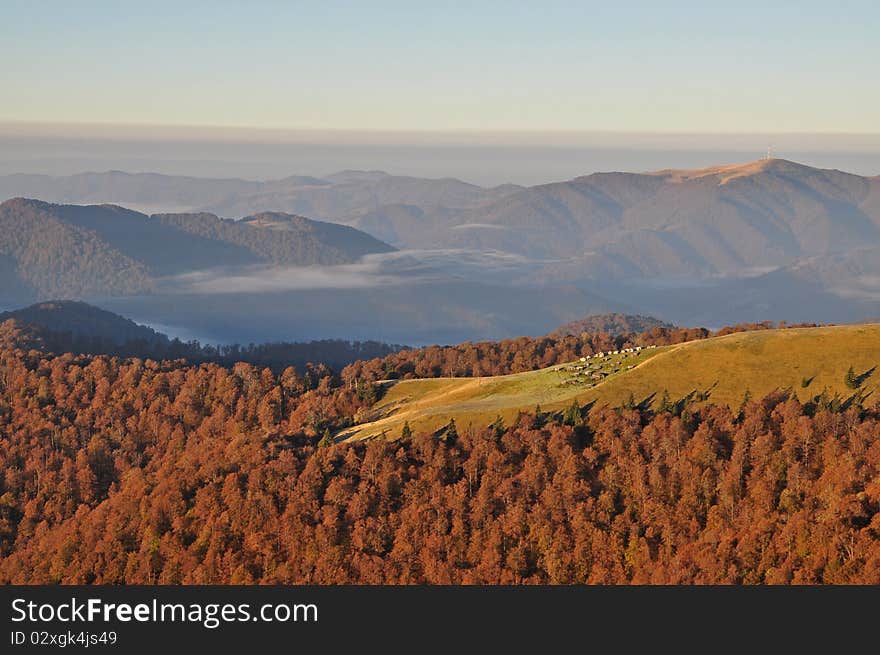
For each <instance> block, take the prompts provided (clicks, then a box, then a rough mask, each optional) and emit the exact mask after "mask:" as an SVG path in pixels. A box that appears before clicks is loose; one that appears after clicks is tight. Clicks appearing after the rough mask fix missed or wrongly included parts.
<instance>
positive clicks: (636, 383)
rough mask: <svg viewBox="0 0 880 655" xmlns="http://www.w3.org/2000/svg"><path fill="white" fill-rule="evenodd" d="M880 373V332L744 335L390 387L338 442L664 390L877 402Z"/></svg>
mask: <svg viewBox="0 0 880 655" xmlns="http://www.w3.org/2000/svg"><path fill="white" fill-rule="evenodd" d="M578 366H593V367H594V368H596V369H597V371H596V372H601V373H602V374H603V375H604V377H603V378H602V379H598V380H594V379H592V378H591V377H590V375H591V371H589V370H588V369H582V370H572V369H574V368H575V367H578ZM851 366H852V367H853V369H854V372H855V373H856V375H857V376H859V377H860V378H861V386H860V388H859V389H858V390H857V391H856V390H853V389H851V388H849V387H847V385H846V384H845V382H844V378H845V376H846V373H847V370H848V369H849V367H851ZM877 366H880V325H856V326H835V327H821V328H793V329H780V330H765V331H759V332H740V333H736V334H731V335H727V336H723V337H715V338H711V339H705V340H700V341H691V342H687V343H684V344H681V345H678V346H666V347H658V348H655V349H647V350H642V351H640V352H638V353H625V354H620V355H610V356H608V357H605V358H602V359H595V360H588V362H584V363H581V362H575V363H573V364H571V365H563V366H554V367H550V368H547V369H542V370H539V371H532V372H528V373H518V374H515V375H505V376H498V377H489V378H458V379H451V378H443V379H428V380H407V381H403V382H398V383H393V382H388V383H386V384H387V385H388V390H387V393H385V395H384V396H383V397H382V399H381V400H380V401H379V402H378V403H377V404H376V405H375V406H374V407H373V408H372V410H371V411H370V412H369V413H368V414H366V415H365V416H363V417H362V418H363V419H364V422H363V423H362V424H360V425H356V426H354V427H352V428H349V429H346V430H343V431H341V432H340V433H339V434H338V435H337V439H340V440H359V439H368V438H372V437H377V436H382V435H385V436H386V437H391V438H396V437H398V436H399V435H400V431H401V430H402V428H403V425H404V423H406V422H408V423H409V425H410V427H411V429H412V430H414V431H434V430H438V429H441V428H443V427H444V426H446V425H447V424H448V423H449V421H450V419H455V422H456V425H457V426H458V428H459V429H462V428H466V427H467V426H469V425H473V426H481V427H482V426H484V425H488V424H490V423H492V421H493V420H495V418H496V417H498V416H501V417H502V419H503V420H504V421H506V422H507V423H508V424H509V423H510V421H511V420H513V419H514V417H515V416H516V415H517V413H518V412H520V411H533V410H534V408H535V406H536V405H540V406H541V408H542V410H544V411H561V410H563V409H564V408H565V407H567V406H568V405H570V404H571V402H572V401H574V400H576V401H577V402H578V403H579V404H580V405H586V404H588V403H596V404H600V405H601V404H610V405H613V406H619V405H622V404H624V403H625V402H627V401H628V400H629V399H630V397H632V399H634V400H635V402H636V403H639V404H642V405H643V406H645V407H654V408H656V407H657V406H658V405H659V404H660V402H661V399H662V398H663V396H664V392H665V393H666V394H668V397H669V399H670V401H672V402H676V401H681V400H682V399H684V398H688V401H689V402H693V403H697V404H698V403H701V402H712V403H716V404H726V405H728V406H730V407H733V408H736V407H738V406H739V405H740V404H741V403H742V401H743V398H744V397H745V395H746V392H749V393H750V394H751V395H752V397H753V398H761V397H763V396H764V395H766V394H768V393H770V392H772V391H774V390H777V389H778V390H785V389H790V390H791V393H793V394H796V395H797V396H798V398H799V399H800V400H802V401H807V400H809V399H811V398H814V397H816V396H818V395H820V394H822V393H823V392H824V393H826V395H828V396H829V397H833V396H834V395H835V394H838V395H839V396H840V397H841V399H843V400H846V399H848V398H850V397H852V396H853V395H854V394H856V393H860V394H862V396H863V397H864V398H866V399H867V400H868V401H869V402H871V401H873V400H878V398H877V394H878V390H880V374H875V367H877ZM630 367H632V368H630ZM584 373H586V375H585V374H584Z"/></svg>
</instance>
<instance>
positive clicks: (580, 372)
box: [561, 346, 657, 386]
mask: <svg viewBox="0 0 880 655" xmlns="http://www.w3.org/2000/svg"><path fill="white" fill-rule="evenodd" d="M656 347H657V346H633V347H632V348H622V349H620V350H609V351H608V352H604V351H603V352H598V353H596V354H594V355H587V356H585V357H581V358H580V361H581V364H574V365H571V366H565V367H563V368H562V369H561V370H564V371H572V372H574V374H575V376H576V377H574V378H571V379H568V380H565V381H564V382H563V383H562V384H581V383H582V380H581V379H578V377H577V376H584V377H586V378H587V379H590V380H602V379H603V378H605V377H606V376H608V375H610V374H611V373H619V372H620V370H621V369H620V367H621V364H622V362H619V361H618V362H616V363H613V364H612V366H616V367H617V368H614V370H611V371H603V370H602V365H601V364H592V363H587V362H589V360H594V361H595V360H599V359H606V358H607V357H611V356H612V355H623V356H624V357H628V356H629V355H630V354H635V353H639V352H641V351H642V350H648V349H651V348H656ZM632 368H635V365H630V366H627V367H626V370H630V369H632ZM590 386H592V385H590Z"/></svg>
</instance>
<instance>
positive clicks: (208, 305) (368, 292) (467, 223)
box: [0, 159, 880, 343]
mask: <svg viewBox="0 0 880 655" xmlns="http://www.w3.org/2000/svg"><path fill="white" fill-rule="evenodd" d="M23 195H27V196H34V197H39V198H41V199H42V200H43V201H46V200H48V201H53V202H59V203H94V202H100V203H117V204H121V205H125V206H127V207H132V208H135V209H142V210H145V211H146V210H149V211H150V212H151V215H150V216H148V215H147V214H146V213H139V212H137V211H133V210H132V209H123V208H122V207H119V206H109V205H99V206H88V207H81V206H73V205H69V204H64V205H60V204H59V205H53V204H49V203H47V202H39V201H32V200H22V199H14V200H10V201H7V202H5V203H3V204H2V205H0V300H3V299H5V300H6V304H7V305H10V304H20V302H21V301H26V300H33V299H37V298H42V299H46V298H53V297H73V298H90V297H95V298H97V297H105V298H109V297H114V298H120V297H125V298H129V299H130V298H132V297H135V296H141V295H143V294H150V293H156V292H157V291H156V289H157V285H159V286H161V284H162V283H161V280H163V279H164V280H167V279H171V277H169V276H177V275H179V274H181V273H188V272H191V271H203V270H205V269H212V268H216V267H219V266H227V267H239V268H241V267H249V266H251V265H262V266H265V267H278V266H299V265H323V264H347V263H354V262H357V261H358V260H359V259H360V258H361V257H363V256H364V255H370V254H379V253H388V252H389V251H391V250H393V249H394V248H399V249H403V250H410V251H425V250H431V251H433V252H434V253H444V256H448V257H451V258H455V257H458V258H459V260H460V261H461V265H458V266H456V265H449V264H444V268H443V269H442V270H439V269H438V270H436V271H427V270H426V266H422V267H421V268H419V267H416V268H415V269H414V270H416V271H417V272H410V271H400V270H398V269H399V265H398V264H399V263H400V262H402V261H404V260H402V259H399V260H395V261H396V262H397V264H394V265H392V264H390V263H389V260H387V259H384V260H381V261H382V262H384V263H377V262H379V261H380V260H372V263H371V266H373V267H374V268H373V269H371V270H376V271H379V273H380V274H381V275H379V277H377V278H372V279H370V280H366V279H363V278H362V277H358V276H362V271H363V270H365V269H357V270H354V269H353V270H352V271H351V275H352V277H353V278H357V280H356V282H357V284H350V283H349V282H346V283H345V284H341V285H336V283H335V282H331V283H326V284H323V283H322V284H319V285H317V286H311V287H310V286H309V282H308V280H307V276H305V274H297V275H298V276H299V279H298V281H296V282H295V283H293V284H288V285H287V286H284V284H282V285H281V286H280V287H278V288H277V292H278V293H277V294H275V295H272V296H271V297H270V295H264V296H263V297H261V298H257V297H256V294H255V293H253V291H251V292H247V293H246V292H245V289H251V290H252V289H254V288H256V287H259V288H262V289H267V288H270V287H271V288H272V290H273V293H274V291H275V288H274V287H272V284H271V283H267V284H261V285H253V284H250V282H253V280H250V281H249V284H247V285H241V286H238V287H235V288H233V287H228V288H226V287H222V285H220V284H215V285H213V286H211V292H212V294H214V295H212V296H210V297H207V296H205V295H195V296H188V297H187V299H186V301H185V302H186V306H183V305H182V304H179V305H177V306H176V307H177V309H174V311H171V308H172V305H173V303H172V302H171V300H163V303H164V304H156V303H154V302H153V301H152V300H151V301H134V300H125V301H124V302H123V303H122V304H117V305H115V306H113V308H114V309H118V310H120V311H122V312H123V313H126V314H129V315H132V316H138V317H142V318H144V319H145V320H148V321H149V322H155V323H161V324H174V325H181V326H191V325H198V327H199V329H200V330H204V329H205V328H210V329H211V330H212V332H213V331H214V330H215V329H218V326H219V327H222V329H223V334H224V335H228V334H230V333H232V334H236V335H239V336H237V337H235V338H236V339H240V338H243V337H244V336H247V338H248V339H250V338H255V337H259V338H260V339H278V338H287V335H286V333H284V329H286V328H285V327H284V326H288V325H290V326H295V327H296V329H297V330H300V331H299V332H296V334H295V337H296V338H298V339H301V338H316V336H318V335H325V334H326V335H332V336H343V337H344V336H348V337H351V338H364V337H369V338H376V339H381V340H393V341H400V342H409V343H425V342H431V341H432V340H434V339H437V340H438V341H445V342H451V341H461V340H465V339H471V338H472V339H495V338H504V337H508V336H513V335H516V334H532V335H537V334H543V333H546V331H547V330H549V329H552V327H553V325H554V324H556V325H558V324H559V323H562V322H564V321H567V320H571V319H573V318H576V317H578V316H583V315H585V314H586V313H596V312H607V311H614V312H620V313H627V314H630V313H643V314H651V315H654V316H659V317H662V318H663V319H666V320H671V321H674V322H676V323H679V324H702V325H707V326H710V327H712V326H720V325H722V324H725V323H736V322H739V321H758V320H765V319H769V320H777V321H778V320H788V321H794V322H798V321H820V322H847V321H857V320H862V319H864V318H866V317H868V316H877V315H880V177H864V176H858V175H852V174H849V173H845V172H841V171H837V170H826V169H817V168H812V167H809V166H804V165H801V164H797V163H795V162H791V161H787V160H783V159H766V160H759V161H755V162H751V163H746V164H739V165H729V166H717V167H712V168H706V169H700V170H663V171H657V172H652V173H621V172H610V173H596V174H593V175H587V176H583V177H578V178H575V179H572V180H568V181H564V182H558V183H553V184H544V185H539V186H534V187H522V186H516V185H502V186H498V187H493V188H483V187H479V186H476V185H472V184H468V183H466V182H463V181H461V180H456V179H451V178H446V179H423V178H415V177H406V176H396V175H389V174H387V173H384V172H381V171H343V172H340V173H337V174H334V175H328V176H324V177H320V178H319V177H311V176H292V177H288V178H284V179H281V180H271V181H264V182H259V181H251V180H241V179H205V178H192V177H178V176H168V175H157V174H151V173H137V174H129V173H122V172H118V171H115V172H108V173H84V174H81V175H73V176H68V177H50V176H42V175H11V176H5V177H0V199H2V198H4V197H7V196H23ZM171 210H174V211H173V212H172V211H171ZM221 216H225V217H233V216H247V218H245V219H240V220H237V221H235V220H228V219H223V218H219V217H221ZM302 216H308V217H309V218H302ZM490 251H491V253H490ZM448 253H452V254H451V255H449V254H448ZM456 253H457V254H456ZM463 253H466V254H463ZM485 253H490V254H491V257H483V255H484V254H485ZM409 255H410V253H402V254H401V255H400V257H404V256H409ZM413 257H414V258H415V259H418V258H419V257H422V258H423V259H422V261H425V262H427V261H433V260H432V259H430V258H427V259H426V255H425V254H424V253H422V255H419V254H418V253H415V254H413ZM481 258H482V259H484V260H485V265H484V264H483V263H481ZM501 258H506V259H504V261H505V264H504V267H503V268H497V267H496V268H495V269H493V268H492V266H494V264H493V262H495V263H497V262H500V261H502V259H501ZM259 274H260V273H259V271H257V273H256V275H259ZM236 275H238V274H236ZM248 275H252V274H251V273H249V274H248ZM380 278H381V279H380ZM175 279H176V278H175ZM224 283H225V282H224ZM285 284H287V283H286V282H285ZM414 285H415V286H414ZM282 287H283V288H282ZM204 289H205V286H204V285H202V286H197V288H189V289H175V290H174V293H183V292H186V293H189V292H193V293H202V291H204ZM223 291H228V294H227V295H224V296H222V297H221V296H220V295H217V294H218V293H220V292H223ZM230 294H237V295H230ZM10 299H11V300H10ZM178 301H180V299H179V298H178ZM120 302H121V301H120ZM145 302H148V304H149V306H148V305H147V304H145ZM175 302H177V301H175ZM180 302H183V301H180ZM0 304H2V303H0ZM221 307H222V308H224V309H223V312H221V313H220V314H218V312H220V309H218V308H221ZM240 308H246V309H240ZM142 310H144V311H143V312H142ZM197 310H198V311H197ZM240 311H244V312H245V313H246V315H242V314H240V313H239V312H240ZM224 312H225V313H224ZM196 314H198V316H197V315H196ZM221 314H222V315H221ZM207 316H211V317H212V318H211V320H210V321H208V320H207V319H206V317H207ZM293 316H295V317H296V322H295V323H293V322H291V320H292V319H291V317H293ZM246 323H247V324H248V325H249V328H248V330H247V332H241V331H240V330H241V329H242V326H243V325H244V324H246ZM270 326H271V327H270ZM266 330H271V332H265V331H266ZM264 332H265V333H264ZM431 335H436V336H431Z"/></svg>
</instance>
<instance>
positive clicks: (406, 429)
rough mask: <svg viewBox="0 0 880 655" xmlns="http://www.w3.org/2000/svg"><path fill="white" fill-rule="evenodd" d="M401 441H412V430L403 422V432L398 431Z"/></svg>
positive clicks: (407, 422) (407, 423)
mask: <svg viewBox="0 0 880 655" xmlns="http://www.w3.org/2000/svg"><path fill="white" fill-rule="evenodd" d="M400 438H401V439H412V430H411V429H410V427H409V421H406V422H404V424H403V430H401V431H400Z"/></svg>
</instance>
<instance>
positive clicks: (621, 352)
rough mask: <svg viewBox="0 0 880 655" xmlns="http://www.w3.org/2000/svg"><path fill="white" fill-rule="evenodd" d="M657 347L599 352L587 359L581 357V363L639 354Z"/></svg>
mask: <svg viewBox="0 0 880 655" xmlns="http://www.w3.org/2000/svg"><path fill="white" fill-rule="evenodd" d="M656 347H657V346H633V347H632V348H623V349H621V350H609V351H608V352H604V351H602V352H598V353H596V354H595V355H587V356H586V357H581V361H582V362H585V361H587V360H589V359H604V358H605V357H610V356H611V355H625V354H628V353H637V352H641V351H642V350H650V349H651V348H656Z"/></svg>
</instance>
